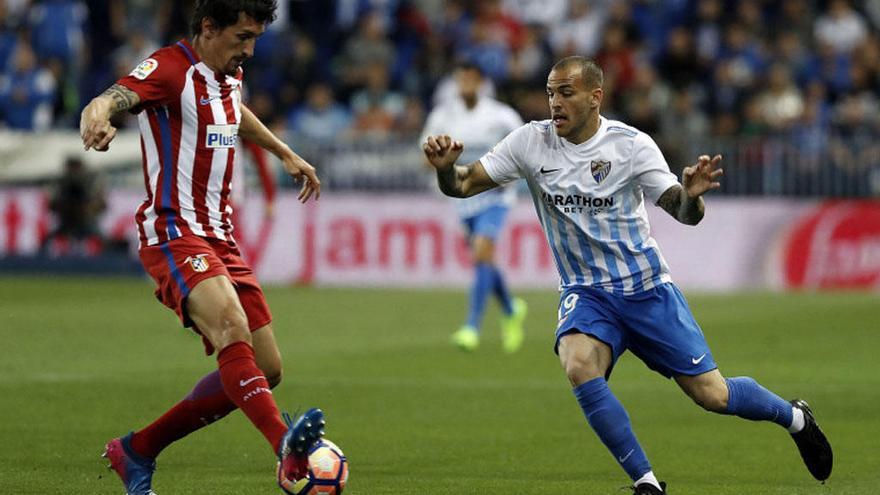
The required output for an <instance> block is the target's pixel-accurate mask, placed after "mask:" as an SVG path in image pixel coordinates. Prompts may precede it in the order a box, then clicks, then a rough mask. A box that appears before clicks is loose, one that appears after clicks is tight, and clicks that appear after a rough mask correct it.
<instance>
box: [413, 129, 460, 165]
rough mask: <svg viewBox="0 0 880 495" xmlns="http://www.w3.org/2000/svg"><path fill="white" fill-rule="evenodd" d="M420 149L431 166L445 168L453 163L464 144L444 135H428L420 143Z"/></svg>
mask: <svg viewBox="0 0 880 495" xmlns="http://www.w3.org/2000/svg"><path fill="white" fill-rule="evenodd" d="M422 150H423V151H424V152H425V157H426V158H427V159H428V163H430V164H431V166H432V167H434V168H435V169H437V170H446V169H448V168H449V167H451V166H453V165H455V162H456V161H457V160H458V157H459V156H461V152H462V151H464V144H463V143H462V142H461V141H456V140H454V139H452V138H451V137H449V136H446V135H443V136H428V139H426V140H425V142H424V144H422Z"/></svg>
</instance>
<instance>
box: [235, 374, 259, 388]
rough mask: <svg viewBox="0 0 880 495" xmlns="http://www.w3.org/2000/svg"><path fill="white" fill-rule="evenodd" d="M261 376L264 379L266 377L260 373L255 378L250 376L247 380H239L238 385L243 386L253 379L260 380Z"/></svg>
mask: <svg viewBox="0 0 880 495" xmlns="http://www.w3.org/2000/svg"><path fill="white" fill-rule="evenodd" d="M260 378H262V379H264V380H265V379H266V377H265V376H262V375H258V376H255V377H253V378H248V379H247V380H241V381H239V382H238V385H239V386H241V387H244V386H245V385H247V384H248V383H250V382H252V381H254V380H259V379H260Z"/></svg>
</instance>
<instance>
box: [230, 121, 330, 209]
mask: <svg viewBox="0 0 880 495" xmlns="http://www.w3.org/2000/svg"><path fill="white" fill-rule="evenodd" d="M238 135H239V136H241V137H242V138H244V139H247V140H249V141H252V142H254V143H256V144H257V145H259V146H260V147H262V148H265V149H266V150H267V151H269V152H270V153H272V154H273V155H275V156H277V157H278V158H279V159H280V160H281V163H282V164H283V165H284V170H286V171H287V173H288V174H290V175H291V177H293V178H294V179H297V180H298V179H302V180H303V185H302V189H301V190H300V192H299V196H298V197H297V199H298V200H299V201H300V202H301V203H305V202H306V201H308V200H309V198H311V197H312V196H314V197H315V199H318V198H319V197H321V181H320V180H318V175H317V174H316V173H315V167H313V166H312V165H311V164H309V162H307V161H305V160H303V158H302V157H301V156H299V155H297V154H296V153H295V152H294V151H293V150H292V149H290V146H287V144H286V143H284V142H283V141H281V140H280V139H278V136H276V135H275V134H274V133H272V131H270V130H269V128H268V127H266V126H265V124H263V123H262V122H261V121H260V119H258V118H257V116H256V115H254V114H253V112H251V111H250V109H249V108H247V107H246V106H244V105H242V106H241V124H240V125H239V127H238Z"/></svg>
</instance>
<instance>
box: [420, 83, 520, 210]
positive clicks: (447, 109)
mask: <svg viewBox="0 0 880 495" xmlns="http://www.w3.org/2000/svg"><path fill="white" fill-rule="evenodd" d="M522 125H523V121H522V118H520V116H519V114H518V113H516V110H514V109H513V108H511V107H509V106H508V105H505V104H504V103H501V102H500V101H497V100H494V99H492V98H488V97H480V98H479V99H478V100H477V104H476V106H474V108H468V107H467V106H466V105H465V104H464V101H463V100H462V99H461V98H455V99H450V100H446V101H444V102H443V103H441V104H440V105H438V106H437V107H435V108H434V110H432V111H431V114H430V115H428V120H427V122H426V123H425V130H424V132H422V142H424V140H425V139H426V138H427V137H428V136H431V135H443V134H447V135H449V136H451V137H452V138H453V139H457V140H459V141H461V142H462V143H464V151H463V152H462V154H461V157H459V159H458V163H459V164H466V163H473V162H475V161H477V160H479V159H480V157H481V156H483V155H484V154H486V152H487V151H489V150H490V149H492V146H495V143H497V142H498V141H500V140H502V139H503V138H504V137H505V136H507V135H508V134H509V133H510V132H511V131H513V130H514V129H517V128H518V127H520V126H522ZM454 201H455V209H456V211H457V212H458V215H459V217H461V218H462V219H466V218H470V217H473V216H475V215H478V214H479V213H481V212H483V211H485V210H487V209H489V208H491V207H493V206H498V205H501V206H511V205H512V204H513V203H514V202H515V201H516V188H515V187H505V188H497V189H494V190H492V191H490V192H488V193H486V194H481V195H479V196H474V197H471V198H464V199H455V200H454Z"/></svg>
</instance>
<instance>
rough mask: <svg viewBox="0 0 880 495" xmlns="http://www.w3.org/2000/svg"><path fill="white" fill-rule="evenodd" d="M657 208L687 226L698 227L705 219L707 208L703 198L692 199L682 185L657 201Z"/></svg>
mask: <svg viewBox="0 0 880 495" xmlns="http://www.w3.org/2000/svg"><path fill="white" fill-rule="evenodd" d="M657 206H659V207H660V208H663V209H664V210H666V212H667V213H669V214H670V215H672V217H673V218H675V219H676V220H678V221H679V222H681V223H683V224H687V225H696V224H698V223H700V220H702V219H703V215H704V214H705V212H706V206H705V203H704V202H703V198H702V197H697V198H691V197H689V196H688V195H687V192H685V190H684V188H683V187H681V185H680V184H676V185H674V186H672V187H670V188H669V189H667V190H666V192H664V193H663V194H662V195H661V196H660V199H658V200H657Z"/></svg>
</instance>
